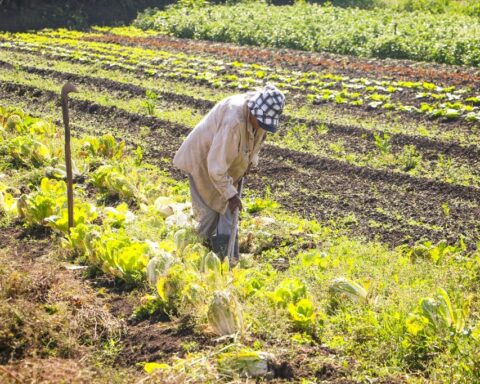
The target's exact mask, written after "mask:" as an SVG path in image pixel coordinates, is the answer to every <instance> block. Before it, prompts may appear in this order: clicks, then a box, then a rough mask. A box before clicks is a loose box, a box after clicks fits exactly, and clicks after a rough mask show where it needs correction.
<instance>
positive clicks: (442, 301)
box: [419, 288, 468, 332]
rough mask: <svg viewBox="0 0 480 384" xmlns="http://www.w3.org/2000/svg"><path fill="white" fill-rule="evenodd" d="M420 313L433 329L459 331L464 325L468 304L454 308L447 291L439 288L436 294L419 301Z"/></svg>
mask: <svg viewBox="0 0 480 384" xmlns="http://www.w3.org/2000/svg"><path fill="white" fill-rule="evenodd" d="M419 307H420V309H421V314H422V315H423V316H424V317H425V318H426V319H427V320H428V324H429V326H430V327H431V328H432V329H433V330H434V331H440V330H445V329H452V330H455V331H456V332H460V331H461V330H462V329H463V328H464V327H465V318H466V316H467V314H468V306H464V307H463V308H456V309H455V308H454V307H453V305H452V303H451V301H450V297H449V296H448V293H447V292H446V291H445V290H444V289H443V288H439V289H438V292H437V294H436V295H435V296H434V297H433V298H432V297H427V298H424V299H422V300H421V301H420V304H419Z"/></svg>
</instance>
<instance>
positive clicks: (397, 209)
mask: <svg viewBox="0 0 480 384" xmlns="http://www.w3.org/2000/svg"><path fill="white" fill-rule="evenodd" d="M0 88H1V89H3V92H8V93H9V95H10V97H11V98H14V97H15V96H14V95H18V96H19V97H22V98H24V97H31V98H32V97H34V96H36V98H37V100H42V101H43V100H52V99H56V98H57V96H56V95H55V94H54V93H53V92H45V91H40V90H38V89H35V88H31V87H26V86H20V85H15V84H3V85H2V87H0ZM71 106H72V109H73V110H74V111H75V113H76V115H77V116H85V117H86V118H87V119H88V120H92V119H93V120H94V121H95V124H96V125H97V124H98V125H99V126H106V127H111V126H112V125H113V126H115V127H117V128H118V129H119V131H121V132H125V133H126V136H125V139H126V140H127V141H128V140H130V138H134V137H136V136H138V133H139V132H140V129H141V127H144V126H147V127H149V128H150V129H151V134H150V135H149V136H148V137H147V138H145V139H144V140H143V139H142V141H144V143H143V145H144V146H145V147H146V153H145V156H146V158H148V160H149V161H152V162H154V163H155V162H158V161H160V164H159V165H161V166H167V168H168V170H169V171H170V172H171V173H172V175H173V176H174V177H179V178H180V177H183V176H182V175H181V174H180V173H179V172H178V170H175V169H174V168H173V167H172V165H171V163H167V164H165V163H164V162H163V161H162V159H171V158H172V157H173V154H174V153H175V152H176V150H177V149H178V147H179V145H180V143H181V141H182V139H183V137H185V136H186V135H187V134H188V133H189V131H190V129H189V128H188V127H185V126H182V125H179V124H172V123H170V122H166V121H162V120H160V119H157V118H154V117H150V116H145V115H140V114H132V113H128V112H126V111H124V110H120V109H118V108H115V107H110V108H107V107H103V106H101V105H99V104H95V103H91V102H88V101H77V100H71ZM77 118H78V117H77ZM434 145H435V144H432V145H431V146H434ZM452 148H454V149H453V150H454V151H457V152H462V154H464V155H465V154H468V150H464V149H460V147H455V146H452ZM455 148H456V149H455ZM445 149H446V148H445ZM261 156H262V161H261V163H260V167H259V169H258V170H257V171H255V172H254V173H252V175H251V176H250V177H249V179H248V187H249V188H250V189H253V190H254V191H258V192H259V193H261V192H262V191H264V190H265V188H266V187H267V186H268V187H269V188H270V189H271V190H272V192H273V193H274V196H275V198H276V199H277V200H278V201H279V202H280V203H281V204H282V205H283V206H284V207H285V208H287V209H288V210H290V211H293V212H296V213H299V214H300V215H305V216H307V217H313V218H316V219H317V220H319V221H321V222H328V221H329V220H331V219H333V220H335V221H336V222H338V221H344V218H345V217H349V218H350V219H351V220H347V221H348V223H347V224H346V226H347V227H348V229H349V230H350V231H351V232H353V233H355V234H358V235H361V236H365V237H366V238H367V239H379V240H382V241H385V242H387V243H389V244H391V245H399V244H403V243H409V244H411V243H414V242H416V241H419V240H425V239H429V240H432V241H439V240H442V239H446V240H448V241H449V242H451V243H454V242H456V241H457V240H458V239H459V237H460V236H465V237H466V239H465V241H466V242H467V243H470V244H472V245H473V244H475V243H476V241H475V239H476V238H477V236H478V234H479V229H478V226H477V222H478V219H479V218H480V210H479V208H478V207H479V204H480V197H479V196H480V194H479V193H478V192H479V190H478V189H477V188H474V187H468V186H460V185H453V184H448V183H444V182H440V181H436V180H431V179H423V178H418V177H412V176H409V175H406V174H399V173H394V172H390V171H383V170H375V169H370V168H366V167H356V166H353V165H349V164H346V163H344V162H341V161H337V160H332V159H328V158H322V157H320V156H316V155H312V154H307V153H300V152H297V151H293V150H289V149H281V148H277V147H274V146H271V145H267V146H265V147H264V149H263V150H262V154H261ZM465 158H468V159H471V160H472V161H475V160H474V156H473V155H468V156H465ZM299 191H301V193H299ZM445 203H447V204H448V206H449V208H450V214H449V215H448V216H446V215H445V214H444V211H443V209H442V204H445ZM372 223H373V225H372Z"/></svg>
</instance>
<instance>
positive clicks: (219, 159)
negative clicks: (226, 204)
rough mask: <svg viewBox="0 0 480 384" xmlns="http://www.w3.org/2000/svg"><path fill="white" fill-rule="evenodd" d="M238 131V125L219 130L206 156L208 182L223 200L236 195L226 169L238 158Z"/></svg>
mask: <svg viewBox="0 0 480 384" xmlns="http://www.w3.org/2000/svg"><path fill="white" fill-rule="evenodd" d="M239 129H240V127H239V124H234V125H232V126H230V127H225V128H223V129H220V130H219V131H218V132H217V133H216V134H215V136H214V138H213V141H212V145H211V146H210V150H209V151H208V156H207V167H208V174H209V176H210V180H211V181H212V183H213V185H214V186H215V188H216V189H217V190H218V192H219V193H220V194H221V195H222V196H223V197H224V198H225V200H228V199H230V198H231V197H233V196H235V195H236V194H237V193H238V191H237V189H236V188H235V187H234V185H233V179H232V178H231V177H230V176H229V174H228V169H229V168H230V165H231V164H232V163H233V161H234V160H235V159H236V158H237V156H238V151H239V149H238V147H239V145H240V133H239Z"/></svg>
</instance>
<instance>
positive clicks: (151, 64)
mask: <svg viewBox="0 0 480 384" xmlns="http://www.w3.org/2000/svg"><path fill="white" fill-rule="evenodd" d="M209 7H210V6H208V7H207V6H205V7H193V8H189V9H188V12H187V11H186V9H183V11H182V10H179V9H180V8H177V9H173V8H172V9H170V10H168V11H167V13H168V12H171V16H169V17H170V19H168V18H167V19H165V18H164V17H165V14H163V13H160V15H161V17H163V18H160V19H159V18H158V15H159V14H154V13H149V14H145V15H140V17H139V19H138V20H137V22H136V23H135V25H136V26H142V27H144V28H147V27H148V28H150V27H155V28H157V27H158V28H157V29H158V30H152V29H146V30H142V29H138V28H137V27H120V28H100V27H97V28H92V29H91V30H89V31H83V32H80V31H72V30H65V29H58V30H42V31H38V32H26V33H16V34H11V33H1V34H0V52H1V53H2V55H1V57H0V106H1V109H0V123H1V126H0V154H1V160H0V210H1V212H2V225H3V227H2V230H1V234H0V237H1V243H2V246H3V249H2V250H1V251H0V257H1V258H2V268H1V269H0V284H1V287H2V292H1V293H0V295H1V296H2V303H1V304H0V320H1V321H0V323H1V324H3V325H2V328H1V329H0V346H1V347H2V348H0V350H1V351H2V352H1V354H0V363H1V364H2V365H1V366H0V367H1V368H2V369H0V378H1V379H2V380H4V381H5V380H7V382H8V381H12V382H15V381H17V382H18V381H21V382H37V381H38V380H46V382H49V381H48V380H50V381H51V382H55V380H57V381H56V382H59V381H61V380H66V381H67V382H68V381H71V380H73V379H72V378H73V377H76V379H75V380H78V382H92V380H93V379H92V377H95V380H96V381H95V382H171V383H177V382H219V381H225V382H228V381H232V380H233V381H235V380H237V381H245V380H247V379H245V376H248V375H250V376H252V375H254V373H255V372H256V371H255V370H254V368H252V367H253V366H254V367H256V369H257V370H259V371H261V372H262V376H263V380H270V381H277V382H282V381H299V382H300V381H302V380H303V382H327V383H356V382H376V383H403V382H413V383H423V382H432V383H437V382H444V383H453V382H458V383H462V382H477V381H478V380H480V379H479V378H480V373H479V371H478V364H479V361H478V353H479V352H480V351H479V349H480V341H479V337H480V328H479V326H478V315H479V312H478V289H479V286H478V273H479V267H480V265H479V260H480V259H479V257H478V251H477V249H476V248H477V241H478V232H479V228H478V219H479V216H480V210H479V201H480V195H479V193H478V192H479V187H480V185H479V183H480V172H479V167H478V155H479V152H480V148H479V145H480V143H479V139H478V128H479V127H480V90H479V85H478V84H479V82H478V81H479V77H480V74H479V71H478V69H477V68H476V67H474V66H471V67H460V66H458V67H453V66H448V65H438V64H427V63H421V64H419V63H415V62H411V61H400V60H394V59H389V60H386V61H382V60H379V59H369V58H354V57H353V56H339V55H334V54H326V53H307V52H301V51H295V50H291V49H279V50H276V49H273V48H274V47H282V48H292V47H294V48H307V49H311V47H310V46H308V47H305V46H298V45H291V44H287V45H285V46H284V45H278V44H270V43H268V44H266V45H272V46H273V48H253V47H245V46H236V45H233V44H227V43H218V42H216V43H214V42H207V41H202V40H189V39H182V38H177V37H173V36H168V35H165V34H160V33H159V32H172V33H177V34H179V36H183V37H185V36H188V37H195V38H202V39H205V38H212V39H217V40H218V39H219V38H218V37H217V35H215V34H214V33H212V29H211V28H209V27H208V25H209V24H208V23H207V22H206V20H205V19H202V18H199V17H198V15H199V13H202V14H203V13H204V12H210V16H211V13H212V12H219V15H221V12H225V10H224V9H223V8H222V7H223V6H212V8H209ZM235 7H238V8H233V9H234V10H235V12H238V14H241V15H248V12H247V11H246V10H245V9H242V8H241V7H247V5H244V4H240V5H237V6H235ZM259 7H260V8H261V9H264V7H267V6H265V5H261V6H260V5H259ZM296 7H299V8H301V9H302V10H304V9H308V8H306V7H311V6H310V5H308V6H307V5H298V6H296ZM302 7H303V8H302ZM209 9H210V11H209ZM315 9H317V8H315ZM318 9H320V10H322V12H325V13H326V14H328V12H334V13H337V14H338V15H337V16H338V17H343V16H342V15H343V12H350V14H349V15H348V16H344V17H346V18H352V17H353V14H352V12H353V11H352V10H351V9H347V10H340V9H337V8H333V7H326V8H325V7H318ZM182 12H183V13H182ZM265 12H266V11H265ZM282 12H287V13H288V12H291V10H290V8H288V7H282ZM312 12H313V11H312ZM296 14H297V15H298V13H296ZM312 14H313V13H312ZM147 16H148V17H147ZM177 17H180V19H176V18H177ZM191 17H193V18H197V19H198V20H199V22H198V24H189V22H190V21H191V19H190V18H191ZM245 17H246V16H245ZM279 17H280V16H279ZM375 17H376V20H380V19H382V17H381V16H378V15H377V16H375ZM426 17H427V16H426ZM428 17H430V16H428ZM431 17H432V20H440V19H441V18H442V17H446V16H438V15H431ZM462 17H463V16H462ZM464 17H470V16H464ZM158 20H160V21H161V20H167V21H168V20H170V21H169V22H171V23H172V24H171V25H172V26H173V25H174V26H176V27H175V28H178V29H174V28H173V27H171V26H170V24H168V23H169V22H164V21H161V22H159V21H158ZM179 20H181V21H182V22H185V25H193V26H194V27H195V28H200V26H202V27H204V28H206V29H207V30H208V31H210V33H212V34H207V33H205V34H202V33H203V32H201V31H200V32H199V30H198V29H197V30H196V32H194V33H192V34H187V33H186V32H185V30H182V29H181V28H182V24H181V23H180V22H179ZM212 20H215V19H214V18H212ZM225 20H227V21H228V19H225ZM228 22H229V23H231V25H232V26H234V23H233V22H232V21H231V20H230V21H228ZM217 23H218V21H217ZM263 25H265V23H264V24H263ZM306 25H307V26H308V25H309V24H308V23H306ZM398 25H399V28H400V26H402V25H406V23H403V22H401V21H399V24H398ZM159 26H161V28H159ZM217 26H218V27H219V28H220V29H222V28H223V27H222V26H221V25H220V24H217ZM412 28H413V26H412ZM452 28H454V24H452ZM474 28H477V29H478V26H477V27H474ZM223 30H224V29H223ZM399 30H401V29H399ZM224 31H225V30H224ZM248 31H249V30H248V28H245V29H244V32H245V33H248ZM472 31H473V29H472ZM290 32H291V31H290ZM379 33H380V32H379ZM311 34H312V35H315V36H317V35H318V32H317V31H315V32H314V33H312V32H311ZM320 34H321V33H320ZM352 34H355V33H353V32H352ZM467 35H468V33H467ZM285 36H291V33H288V31H287V32H286V35H285ZM473 36H477V35H471V36H470V35H468V36H467V37H468V38H469V39H470V37H472V38H471V39H470V40H469V42H468V44H471V45H466V48H464V54H463V55H460V56H458V55H457V56H452V57H454V59H448V60H447V59H446V60H443V61H444V62H447V63H459V64H468V65H478V55H479V53H478V52H477V51H475V46H477V45H478V43H477V42H476V40H475V38H476V37H473ZM467 37H466V38H467ZM245 38H247V39H248V37H245ZM427 38H428V37H427ZM430 38H431V36H430ZM219 40H222V39H219ZM224 40H226V39H224ZM460 40H461V39H459V41H460ZM233 41H234V42H239V43H245V42H246V41H247V40H235V39H233ZM276 41H277V42H281V41H282V40H281V39H277V40H276ZM299 41H301V39H300V40H299ZM460 42H461V43H462V44H463V43H465V40H461V41H460ZM460 42H452V43H447V44H446V46H448V47H450V49H447V51H448V52H450V51H451V50H452V44H457V43H458V44H460ZM251 43H257V42H253V41H252V42H251ZM259 44H260V45H263V43H262V42H260V43H259ZM282 44H283V43H282ZM345 44H346V45H347V46H350V47H351V49H350V51H348V52H347V51H341V53H349V54H353V53H356V54H359V55H360V56H362V54H361V53H359V52H354V51H353V50H354V48H355V49H356V48H358V49H360V44H356V43H355V42H353V41H346V42H345ZM335 46H339V45H338V44H335ZM405 46H408V47H411V46H410V45H405ZM322 47H323V46H320V45H319V46H318V48H319V50H322V51H323V50H324V49H323V48H322ZM327 51H328V50H327ZM362 52H364V53H365V52H367V51H362ZM371 52H373V51H371ZM368 55H370V54H368ZM368 55H367V56H368ZM373 56H375V55H373ZM401 57H402V58H403V57H412V58H418V57H419V56H415V55H413V56H401ZM424 57H425V58H428V59H432V60H435V58H434V57H433V56H432V57H430V56H428V55H427V56H424ZM445 57H446V56H445ZM452 60H454V61H452ZM476 60H477V61H476ZM438 61H442V60H438ZM67 81H71V82H73V83H74V84H75V85H76V86H77V88H78V90H79V92H78V93H74V94H71V95H70V96H71V102H70V108H71V127H72V130H73V132H74V134H75V139H74V142H73V146H74V159H75V176H76V185H75V197H76V199H77V200H76V203H77V204H76V207H77V208H76V212H75V214H76V222H75V224H76V226H75V229H74V230H73V232H72V233H70V234H69V233H68V231H67V230H66V208H65V203H66V200H65V197H64V194H65V183H64V182H63V181H62V178H63V177H64V173H65V171H64V168H62V164H63V162H64V160H63V152H62V145H63V142H62V140H63V136H62V129H61V111H60V105H59V99H58V94H59V90H60V88H61V87H62V85H63V84H64V83H65V82H67ZM266 82H274V83H275V84H276V85H277V86H278V87H279V88H281V89H282V90H283V91H284V92H285V93H286V95H287V100H288V102H287V106H286V111H285V116H284V118H283V121H282V129H281V131H280V132H279V133H278V134H277V135H275V136H269V138H268V141H267V143H266V145H265V146H264V148H263V149H262V152H261V161H260V164H259V168H258V169H257V170H255V171H254V172H253V173H252V175H250V176H249V177H248V181H247V187H248V191H247V197H246V211H245V212H244V213H243V214H242V221H241V223H242V224H241V232H240V233H241V239H240V240H241V251H242V252H243V253H244V254H246V255H247V256H246V258H245V259H244V260H243V261H242V262H241V264H240V265H239V266H237V267H235V268H233V269H231V270H230V269H229V268H228V267H227V266H226V265H224V264H221V263H219V261H218V259H217V258H216V257H215V256H213V255H212V254H210V253H208V252H207V250H206V249H205V247H203V246H202V245H200V244H198V239H196V238H195V236H194V234H193V230H192V227H191V225H192V223H191V218H190V214H189V205H188V200H189V195H188V186H187V184H186V183H185V180H184V176H183V175H181V174H180V173H179V172H178V171H176V170H175V169H174V168H173V167H172V164H171V159H172V157H173V155H174V153H175V151H176V150H177V149H178V147H179V146H180V144H181V142H182V140H183V139H184V138H185V137H186V135H187V134H188V133H189V131H190V130H191V129H192V128H193V127H194V126H195V125H196V124H197V123H198V122H199V121H200V119H201V118H202V116H203V115H204V114H205V113H207V112H208V111H209V109H210V108H212V107H213V105H214V104H215V103H216V102H217V101H219V100H221V99H222V98H224V97H225V96H228V95H232V94H235V93H239V92H245V91H247V90H253V89H255V88H257V87H260V86H261V85H263V84H265V83H266ZM72 263H74V264H75V265H82V266H85V267H86V268H85V269H83V268H80V269H78V268H77V267H73V268H72V267H71V264H72ZM66 266H67V267H68V268H70V269H68V268H65V267H66ZM147 266H149V267H148V268H147ZM147 269H148V273H147ZM31 271H34V272H33V273H32V272H31ZM222 300H223V301H222ZM220 301H222V303H223V304H224V307H226V308H227V309H228V311H230V312H229V313H230V318H229V320H230V321H229V325H230V327H233V329H234V330H235V331H236V332H237V336H236V337H235V338H233V339H232V338H220V339H218V336H219V335H221V334H222V332H221V330H219V326H218V324H217V323H215V321H214V320H212V318H213V317H214V316H213V315H212V313H213V312H212V311H213V309H212V302H215V303H217V304H218V303H219V302H220ZM26 303H28V305H27V304H26ZM35 328H37V329H40V330H41V332H35ZM220 328H221V327H220ZM272 356H274V357H272ZM266 361H268V362H269V363H268V364H266ZM146 363H150V364H146ZM446 367H448V368H446ZM49 372H54V373H55V376H51V377H50V378H48V375H49ZM75 375H76V376H75ZM57 376H58V377H57ZM35 380H37V381H35Z"/></svg>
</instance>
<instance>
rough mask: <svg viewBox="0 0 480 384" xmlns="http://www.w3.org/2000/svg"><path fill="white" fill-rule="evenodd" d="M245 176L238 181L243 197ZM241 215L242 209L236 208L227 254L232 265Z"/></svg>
mask: <svg viewBox="0 0 480 384" xmlns="http://www.w3.org/2000/svg"><path fill="white" fill-rule="evenodd" d="M243 179H244V178H243V177H242V178H241V179H240V181H239V182H238V197H242V190H243ZM239 215H240V210H239V209H238V208H235V212H234V213H233V223H232V232H231V233H230V240H229V241H228V250H227V256H228V261H229V262H230V265H231V264H232V261H233V253H234V252H235V239H236V238H237V234H238V216H239Z"/></svg>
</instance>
